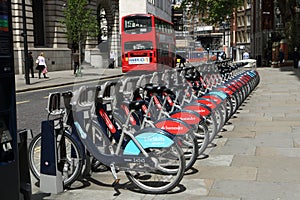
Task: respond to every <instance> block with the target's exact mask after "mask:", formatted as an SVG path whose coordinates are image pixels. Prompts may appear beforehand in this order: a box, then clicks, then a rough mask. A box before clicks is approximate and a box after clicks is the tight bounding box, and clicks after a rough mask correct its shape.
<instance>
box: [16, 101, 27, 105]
mask: <svg viewBox="0 0 300 200" xmlns="http://www.w3.org/2000/svg"><path fill="white" fill-rule="evenodd" d="M29 102H30V101H19V102H16V104H17V105H18V104H23V103H29Z"/></svg>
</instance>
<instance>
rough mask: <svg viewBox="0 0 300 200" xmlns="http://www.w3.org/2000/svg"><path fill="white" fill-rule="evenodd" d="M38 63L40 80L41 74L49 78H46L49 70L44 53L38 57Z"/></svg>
mask: <svg viewBox="0 0 300 200" xmlns="http://www.w3.org/2000/svg"><path fill="white" fill-rule="evenodd" d="M36 63H37V64H38V65H37V67H36V69H37V70H39V78H41V73H43V75H44V78H49V77H47V76H46V73H47V72H48V70H47V65H46V60H45V57H44V53H43V52H41V54H40V55H39V56H38V57H37V60H36Z"/></svg>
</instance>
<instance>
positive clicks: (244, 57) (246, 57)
mask: <svg viewBox="0 0 300 200" xmlns="http://www.w3.org/2000/svg"><path fill="white" fill-rule="evenodd" d="M249 58H250V55H249V53H248V52H247V51H245V52H244V53H243V60H246V59H249Z"/></svg>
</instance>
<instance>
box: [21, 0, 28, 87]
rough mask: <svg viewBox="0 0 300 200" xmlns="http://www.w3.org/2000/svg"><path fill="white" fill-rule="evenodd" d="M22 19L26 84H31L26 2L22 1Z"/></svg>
mask: <svg viewBox="0 0 300 200" xmlns="http://www.w3.org/2000/svg"><path fill="white" fill-rule="evenodd" d="M22 15H23V16H22V19H23V33H22V36H23V38H24V65H25V83H26V84H27V85H29V84H30V78H29V66H28V64H29V63H28V43H27V24H26V5H25V0H22Z"/></svg>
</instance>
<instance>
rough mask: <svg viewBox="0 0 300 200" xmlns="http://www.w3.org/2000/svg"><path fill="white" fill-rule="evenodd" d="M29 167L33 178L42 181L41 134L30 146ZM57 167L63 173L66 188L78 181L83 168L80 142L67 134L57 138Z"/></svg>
mask: <svg viewBox="0 0 300 200" xmlns="http://www.w3.org/2000/svg"><path fill="white" fill-rule="evenodd" d="M28 151H29V152H28V153H29V167H30V170H31V172H32V174H33V176H34V177H35V178H36V179H37V180H38V181H39V180H40V169H41V168H40V166H41V133H39V134H38V135H36V136H35V137H34V138H33V139H32V141H31V142H30V144H29V150H28ZM57 165H58V169H59V170H60V171H61V172H62V178H63V185H64V187H67V186H70V185H71V184H72V183H73V182H75V181H76V180H77V178H78V177H79V175H80V174H81V171H82V167H83V153H82V151H81V149H80V147H79V146H78V141H76V140H75V139H74V138H73V137H71V136H70V135H69V133H67V132H65V134H63V135H59V136H58V137H57Z"/></svg>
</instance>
